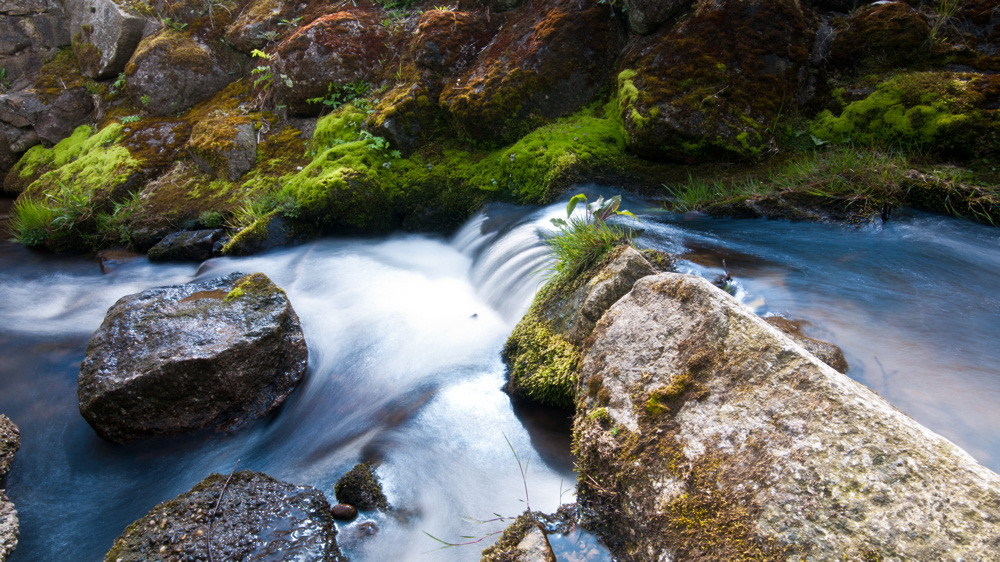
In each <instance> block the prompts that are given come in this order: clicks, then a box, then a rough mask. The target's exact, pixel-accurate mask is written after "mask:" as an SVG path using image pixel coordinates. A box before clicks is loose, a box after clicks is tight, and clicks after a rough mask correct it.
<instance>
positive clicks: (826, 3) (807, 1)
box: [802, 0, 872, 14]
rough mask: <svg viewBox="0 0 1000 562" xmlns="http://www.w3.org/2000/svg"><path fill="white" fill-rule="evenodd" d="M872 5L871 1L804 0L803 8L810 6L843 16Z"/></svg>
mask: <svg viewBox="0 0 1000 562" xmlns="http://www.w3.org/2000/svg"><path fill="white" fill-rule="evenodd" d="M871 3H872V2H871V0H802V5H803V6H808V7H810V8H812V9H814V10H824V11H830V12H840V13H842V14H846V13H849V12H850V11H851V10H854V9H855V8H858V7H860V6H863V5H865V4H871Z"/></svg>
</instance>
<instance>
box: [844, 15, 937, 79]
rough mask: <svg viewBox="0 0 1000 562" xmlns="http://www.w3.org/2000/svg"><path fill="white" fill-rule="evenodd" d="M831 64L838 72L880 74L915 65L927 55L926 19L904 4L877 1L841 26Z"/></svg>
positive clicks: (928, 29)
mask: <svg viewBox="0 0 1000 562" xmlns="http://www.w3.org/2000/svg"><path fill="white" fill-rule="evenodd" d="M841 27H842V28H841V29H839V30H837V31H838V32H837V35H836V38H835V39H834V41H833V52H832V53H831V57H832V63H833V64H834V65H835V66H836V67H838V68H840V69H857V70H858V71H861V72H872V71H883V70H886V69H890V68H897V67H900V66H906V65H909V64H913V63H916V62H918V61H920V60H922V59H926V58H927V57H928V55H929V54H930V49H929V43H928V39H929V37H930V30H931V28H930V26H929V25H928V23H927V19H926V18H925V17H924V16H923V15H922V14H921V13H920V12H918V11H917V10H915V9H913V8H912V7H911V6H910V5H908V4H906V3H905V2H878V3H875V4H872V5H871V6H867V7H865V8H862V9H861V10H859V11H858V12H857V13H855V14H854V15H853V16H852V17H851V18H850V19H849V20H846V21H844V22H842V23H841Z"/></svg>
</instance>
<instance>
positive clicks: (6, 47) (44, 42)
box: [0, 0, 70, 80]
mask: <svg viewBox="0 0 1000 562" xmlns="http://www.w3.org/2000/svg"><path fill="white" fill-rule="evenodd" d="M69 44H70V33H69V19H68V18H67V17H66V12H65V10H64V9H63V5H62V3H61V2H59V1H58V0H7V1H5V2H3V3H0V68H3V69H4V71H5V73H4V78H5V79H6V80H16V79H18V78H20V77H22V76H26V75H28V74H31V73H32V72H34V71H36V70H38V69H39V68H41V66H42V64H43V63H44V62H45V61H46V60H47V59H49V58H51V57H52V56H53V55H54V54H55V53H56V50H57V49H59V48H60V47H65V46H67V45H69Z"/></svg>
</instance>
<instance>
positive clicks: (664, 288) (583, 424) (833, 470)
mask: <svg viewBox="0 0 1000 562" xmlns="http://www.w3.org/2000/svg"><path fill="white" fill-rule="evenodd" d="M581 385H583V386H584V387H586V388H588V390H589V391H588V393H587V396H586V397H585V398H583V399H582V400H581V401H580V408H579V409H578V411H577V415H576V418H575V421H574V443H575V444H576V451H577V455H576V457H577V465H578V467H579V468H578V471H579V475H580V476H579V492H578V501H579V503H580V506H581V508H583V509H588V510H593V513H594V517H593V519H592V520H593V521H594V523H595V525H596V526H597V529H596V530H597V531H598V532H599V534H600V535H601V536H602V538H603V539H604V540H605V542H606V544H608V546H609V547H610V548H611V550H612V552H613V553H614V554H615V555H616V556H620V557H623V558H627V557H630V556H635V555H637V554H635V553H642V557H643V558H644V559H646V558H648V559H652V560H657V559H668V558H669V559H671V560H684V559H690V558H696V557H699V556H703V555H704V553H706V552H708V553H711V556H712V557H714V558H718V559H730V558H737V557H738V558H767V559H773V558H780V559H790V558H791V559H794V558H797V557H806V556H808V557H809V558H815V559H832V558H838V559H839V558H845V557H846V558H850V559H863V558H867V559H908V558H913V559H936V558H941V557H949V558H959V557H961V558H964V559H979V558H989V557H990V556H991V554H990V553H993V552H996V551H997V548H998V547H1000V476H998V475H997V474H995V473H993V472H991V471H989V470H987V469H986V468H984V467H983V466H981V465H980V464H978V463H977V462H975V461H974V460H973V459H972V458H971V457H970V456H969V455H968V454H967V453H965V452H964V451H962V450H960V449H959V448H957V447H955V446H954V445H953V444H952V443H950V442H949V441H948V440H946V439H944V438H943V437H941V436H939V435H936V434H934V433H932V432H931V431H929V430H928V429H926V428H924V427H922V426H920V425H919V424H917V423H916V422H914V421H913V420H912V419H911V418H910V417H909V416H907V415H906V414H904V413H902V412H900V411H899V410H897V409H896V408H895V407H893V406H892V405H890V404H889V403H887V402H886V401H885V400H883V399H882V398H880V397H879V396H878V395H876V394H875V393H874V392H872V391H871V390H869V389H868V388H866V387H864V386H863V385H861V384H859V383H857V382H855V381H852V380H851V379H849V378H847V377H846V376H844V375H842V374H840V373H838V372H837V371H835V370H834V369H832V368H831V367H829V366H828V365H826V364H824V363H822V362H820V361H819V360H818V359H816V358H815V357H814V356H812V355H811V354H808V353H804V352H803V349H802V348H801V347H800V346H798V345H795V344H793V342H792V341H791V340H789V339H788V338H787V337H785V336H784V335H782V334H781V333H779V332H778V331H777V330H774V329H773V328H772V327H771V326H769V325H768V324H767V323H765V322H764V321H763V320H762V319H760V318H758V317H757V316H755V315H754V314H752V313H751V312H750V311H749V310H747V309H746V308H745V307H743V306H741V305H740V304H739V303H737V302H735V301H734V300H733V299H731V298H729V297H728V296H725V294H724V293H722V292H721V291H719V290H718V289H716V288H715V287H713V286H712V285H711V284H710V283H709V282H708V281H706V280H704V279H702V278H700V277H696V276H690V275H678V274H671V273H664V274H660V275H657V276H655V277H646V278H644V279H641V280H639V281H638V282H637V283H636V284H635V286H634V287H633V289H632V291H631V292H630V293H629V294H628V295H626V296H625V297H623V298H622V299H621V300H619V301H618V302H617V303H616V304H615V305H614V306H612V307H611V308H610V309H609V310H608V311H607V312H606V313H605V315H604V316H603V317H602V319H601V321H600V322H599V323H598V325H597V327H596V328H595V329H594V333H593V335H592V336H591V339H590V340H588V344H587V346H586V349H585V351H584V358H583V366H582V375H581ZM929 506H933V507H929Z"/></svg>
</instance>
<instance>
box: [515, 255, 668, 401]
mask: <svg viewBox="0 0 1000 562" xmlns="http://www.w3.org/2000/svg"><path fill="white" fill-rule="evenodd" d="M655 273H656V270H655V269H654V268H653V266H652V265H650V263H649V262H648V261H646V259H645V258H643V257H642V255H640V254H639V252H638V251H636V250H635V249H634V248H632V247H627V246H626V247H622V248H619V249H618V250H616V253H614V254H612V255H611V256H609V257H608V258H606V259H605V261H604V262H603V263H602V264H599V265H598V266H595V267H593V268H591V270H590V271H586V272H583V273H582V274H580V275H577V276H572V275H565V274H561V275H559V276H557V277H555V278H553V279H552V280H550V281H549V282H548V283H546V284H545V286H544V287H543V288H542V289H541V291H539V292H538V295H536V297H535V301H534V302H533V303H532V305H531V309H530V310H528V312H527V314H525V316H524V318H522V319H521V321H520V322H519V323H518V324H517V326H516V327H515V328H514V331H513V333H511V335H510V337H509V338H508V339H507V343H506V344H505V345H504V349H503V360H504V363H506V364H507V370H508V373H507V383H506V385H504V391H505V392H507V393H508V394H510V395H511V396H512V397H513V398H515V399H518V400H531V401H535V402H540V403H542V404H547V405H549V406H554V407H558V408H564V409H567V410H571V409H573V406H574V403H575V401H576V387H577V368H578V365H579V358H580V346H581V345H582V344H583V341H584V339H586V338H587V336H589V335H590V332H591V331H592V330H593V328H594V325H595V324H596V323H597V321H598V320H600V318H601V315H602V314H604V311H606V310H607V309H608V308H609V307H611V305H612V304H614V303H615V301H617V300H618V299H619V298H621V297H622V295H624V294H625V293H627V292H629V291H630V290H631V289H632V285H633V284H634V283H635V282H636V281H638V280H639V279H641V278H642V277H645V276H647V275H653V274H655Z"/></svg>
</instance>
